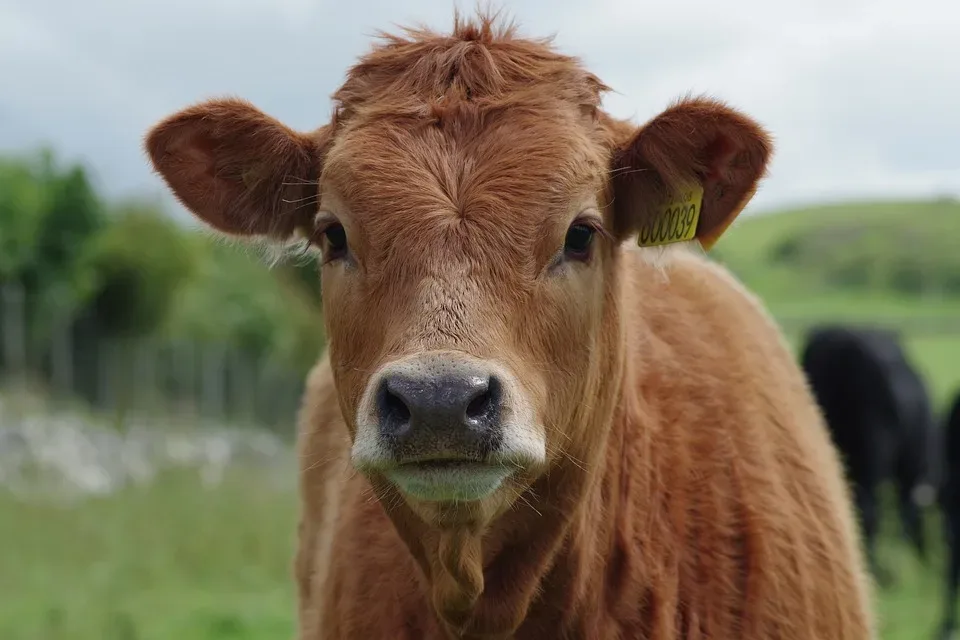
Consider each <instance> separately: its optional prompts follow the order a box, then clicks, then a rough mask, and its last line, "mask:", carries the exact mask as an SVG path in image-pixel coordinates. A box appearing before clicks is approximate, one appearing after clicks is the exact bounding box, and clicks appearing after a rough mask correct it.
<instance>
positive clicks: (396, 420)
mask: <svg viewBox="0 0 960 640" xmlns="http://www.w3.org/2000/svg"><path fill="white" fill-rule="evenodd" d="M378 404H379V405H380V406H379V407H378V409H379V413H380V423H381V429H382V430H383V432H384V434H385V435H400V434H402V433H403V432H405V431H406V430H407V429H409V427H410V408H409V407H408V406H407V403H406V402H404V401H403V398H401V397H400V396H398V395H397V394H395V393H393V392H392V391H391V390H390V386H389V384H383V385H382V386H381V387H380V397H379V398H378Z"/></svg>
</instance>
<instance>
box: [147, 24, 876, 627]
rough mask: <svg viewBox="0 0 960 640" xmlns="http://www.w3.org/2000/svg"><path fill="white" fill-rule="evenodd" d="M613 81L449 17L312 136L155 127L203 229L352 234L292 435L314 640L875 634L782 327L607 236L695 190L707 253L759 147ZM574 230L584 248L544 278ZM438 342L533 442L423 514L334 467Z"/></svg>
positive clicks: (153, 136)
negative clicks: (511, 474) (485, 487)
mask: <svg viewBox="0 0 960 640" xmlns="http://www.w3.org/2000/svg"><path fill="white" fill-rule="evenodd" d="M605 89H606V87H605V86H604V85H603V84H602V83H601V82H600V81H599V80H598V79H597V78H596V77H595V76H593V75H592V74H589V73H587V72H585V71H583V70H582V69H581V68H580V66H579V64H578V63H577V61H576V60H575V59H572V58H569V57H565V56H562V55H560V54H558V53H556V52H555V51H553V50H552V49H551V48H550V47H549V46H548V44H547V43H546V42H541V41H531V40H525V39H521V38H519V37H518V36H517V35H516V33H515V32H514V30H513V29H510V28H507V29H502V28H497V26H496V24H495V23H494V21H493V20H491V19H489V18H484V17H481V18H480V19H479V20H478V21H476V22H468V21H462V20H460V19H459V18H458V19H457V23H456V25H455V28H454V32H453V34H452V35H449V36H442V35H438V34H434V33H431V32H429V31H426V30H417V31H410V32H408V33H407V34H406V37H396V36H386V37H385V42H384V43H382V44H381V45H380V46H379V47H377V48H375V49H374V50H373V51H372V52H371V53H369V54H368V55H367V56H366V57H365V58H364V59H363V60H362V61H361V62H360V63H359V64H358V65H356V66H355V67H354V68H353V69H352V70H351V71H350V73H349V75H348V78H347V80H346V82H345V84H344V85H343V87H341V88H340V90H339V91H338V92H337V93H336V94H335V99H336V101H337V108H336V110H335V115H334V117H333V119H332V121H331V122H330V123H329V124H328V125H326V126H325V127H322V128H320V129H318V130H317V131H316V132H314V133H312V134H309V135H307V134H299V133H296V132H293V131H290V130H288V129H286V128H285V127H283V126H282V125H280V124H279V123H277V122H276V121H274V120H273V119H271V118H269V117H267V116H265V115H263V114H261V113H260V112H259V111H256V110H255V109H254V108H253V107H252V106H250V105H248V104H246V103H243V102H240V101H236V100H218V101H210V102H207V103H204V104H202V105H198V106H194V107H191V108H190V109H187V110H185V111H183V112H181V113H179V114H177V115H175V116H172V117H171V118H170V119H168V120H166V121H164V122H162V123H160V124H158V125H157V127H155V128H154V129H153V130H152V131H151V133H150V135H149V136H148V139H147V148H148V151H149V153H150V155H151V158H152V160H153V162H154V164H155V166H156V167H157V169H158V171H159V172H160V173H161V175H163V177H164V179H165V180H166V181H167V182H168V184H169V185H170V187H171V189H172V190H173V191H174V192H175V193H176V194H177V195H178V197H180V199H181V200H182V201H183V202H184V203H185V204H186V205H187V206H188V207H190V208H191V210H192V211H194V213H195V214H196V215H197V216H199V217H200V218H201V219H203V220H205V221H207V222H208V223H209V224H211V225H212V226H214V227H215V228H218V229H220V230H221V231H223V232H225V233H229V234H235V235H248V234H259V235H272V236H274V237H277V238H280V239H286V238H287V237H288V236H289V235H290V234H291V233H293V231H294V230H296V229H301V230H305V233H306V234H307V236H308V237H310V238H312V239H313V240H314V241H315V242H317V243H318V244H320V245H321V246H325V245H324V240H323V237H322V232H323V230H324V228H325V227H327V226H328V225H329V224H331V222H332V221H333V222H337V223H339V224H342V225H343V227H344V229H345V231H346V235H347V237H348V240H349V251H350V257H349V259H344V260H340V261H338V262H333V263H328V262H326V257H325V258H324V261H325V264H324V267H323V269H322V276H321V277H322V285H323V295H324V312H325V319H326V329H327V335H329V338H330V342H329V348H328V353H327V355H326V356H325V357H324V358H323V359H322V360H321V361H320V363H319V364H318V365H317V366H316V368H315V369H314V371H313V372H312V374H311V375H310V378H309V380H308V385H307V391H306V395H305V400H304V407H303V411H302V415H301V418H300V436H299V451H300V460H301V468H300V481H301V496H302V515H301V521H300V526H299V541H300V542H299V549H298V552H297V557H296V561H295V572H296V578H297V583H298V592H299V616H300V630H299V637H300V638H301V639H302V640H320V639H322V638H358V639H367V638H444V637H463V638H505V637H517V638H550V639H554V638H650V639H674V638H735V637H744V638H783V639H797V640H799V639H801V638H802V639H812V638H824V639H826V638H854V639H866V638H872V637H873V636H874V631H873V623H872V613H871V610H870V607H869V603H868V597H869V591H868V585H867V582H866V578H865V573H864V570H863V560H862V556H861V550H860V548H859V546H858V542H857V530H856V528H855V525H854V521H853V518H852V514H851V505H850V499H849V497H848V495H847V493H846V490H845V488H844V486H843V483H842V475H841V470H840V466H839V463H838V460H837V456H836V453H835V451H834V449H833V448H832V446H831V445H830V442H829V438H828V436H827V433H826V430H825V427H824V425H823V422H822V419H821V416H820V414H819V413H818V411H817V409H816V408H815V404H814V402H813V399H812V397H811V395H810V393H809V391H808V389H807V387H806V385H805V382H804V379H803V376H802V374H801V373H800V371H799V369H798V368H797V366H796V365H795V363H794V361H793V358H792V357H791V355H790V353H789V351H788V349H787V348H786V346H785V344H784V343H783V341H782V339H781V337H780V334H779V332H778V329H777V327H776V326H775V325H774V324H773V323H772V322H771V321H770V319H769V318H768V317H767V316H766V314H765V312H764V311H763V309H762V307H761V306H760V304H759V303H758V302H757V301H756V300H755V299H754V298H753V297H752V296H751V295H749V294H748V293H747V292H745V291H744V290H743V289H742V288H741V287H740V286H739V285H738V283H737V282H736V281H735V280H733V279H732V278H731V277H730V276H729V275H728V274H726V273H725V272H724V271H722V270H721V269H720V268H719V267H717V266H715V265H713V264H711V263H710V262H708V261H707V260H706V259H705V258H702V257H698V256H695V255H693V254H690V253H686V252H684V251H682V250H681V251H670V252H668V256H667V257H668V260H667V261H666V262H665V264H664V266H663V271H661V270H660V269H659V268H658V267H656V266H654V265H652V264H651V263H650V261H647V260H644V259H643V253H644V251H647V250H637V249H631V248H630V247H629V246H627V244H626V243H625V242H624V241H627V240H630V239H631V238H632V237H633V234H634V233H635V231H636V229H637V228H638V225H639V224H640V223H641V222H642V221H643V220H644V218H645V217H647V216H650V215H653V213H655V211H656V210H655V208H654V207H653V205H654V204H655V203H657V202H659V201H660V200H661V199H662V198H663V197H665V196H666V195H667V194H669V193H671V192H673V191H674V190H676V189H677V188H678V187H679V186H680V185H681V184H682V183H687V182H690V181H696V182H698V183H699V184H701V185H702V186H703V188H704V201H703V208H702V214H701V223H700V226H699V228H698V232H697V239H698V240H699V241H700V243H701V244H703V245H707V246H708V245H709V244H711V243H712V242H714V241H715V240H716V238H718V237H719V236H720V234H722V233H723V231H724V230H725V229H726V228H727V226H728V225H729V224H730V223H731V222H732V221H733V219H734V218H735V217H736V216H737V214H738V213H739V211H740V210H741V209H742V207H743V206H744V205H745V204H746V203H747V201H748V200H749V199H750V197H751V195H752V194H753V192H754V190H755V189H756V186H757V183H758V181H759V179H760V178H761V176H762V174H763V171H764V169H765V167H766V164H767V162H768V158H769V154H770V148H771V143H770V141H769V138H768V137H767V135H766V134H765V133H764V132H763V130H762V129H761V128H760V127H759V126H758V125H757V124H756V123H754V122H753V121H752V120H750V119H749V118H747V117H746V116H744V115H743V114H740V113H739V112H737V111H734V110H732V109H730V108H728V107H726V106H725V105H723V104H721V103H719V102H717V101H713V100H709V99H686V100H682V101H680V102H678V103H676V104H674V105H673V106H671V107H670V108H669V109H667V110H666V111H665V112H664V113H662V114H660V115H659V116H658V117H657V118H655V119H654V120H653V121H651V122H650V123H648V124H646V125H645V126H643V127H640V128H637V127H635V126H633V125H630V124H629V123H626V122H622V121H617V120H615V119H613V118H611V117H610V116H609V115H607V114H605V113H604V112H603V111H602V110H601V109H600V106H599V103H600V95H601V93H602V92H603V91H604V90H605ZM284 185H286V186H284ZM317 187H319V188H317ZM315 196H316V197H315ZM317 208H319V211H320V215H319V216H318V218H317V219H316V224H317V225H319V226H318V228H316V229H312V230H311V226H312V225H314V219H313V217H312V216H313V214H314V213H315V212H316V210H317ZM591 211H594V212H595V214H590V212H591ZM584 212H587V213H586V214H584ZM582 215H588V217H589V215H595V216H596V221H595V223H596V224H597V225H599V226H601V227H602V228H601V233H600V234H599V235H598V237H597V240H596V243H595V247H594V253H593V255H592V256H591V258H590V260H589V261H586V262H584V263H567V262H563V261H561V262H559V263H558V262H557V260H556V258H555V256H556V254H557V251H558V248H560V247H562V246H563V242H564V236H565V234H566V231H567V228H568V227H569V225H570V224H571V222H572V221H574V219H575V218H577V217H578V216H582ZM664 276H666V277H664ZM436 350H443V351H444V352H465V353H468V354H471V355H472V356H474V357H476V358H487V359H495V360H497V361H499V362H502V363H504V364H505V365H506V366H508V367H509V368H510V370H511V371H512V372H513V373H514V375H515V377H516V378H517V379H518V380H519V382H520V385H521V387H522V391H523V394H524V397H525V398H526V399H527V400H528V401H529V403H530V406H531V407H533V408H534V409H535V414H536V419H537V421H538V422H539V423H540V424H542V425H543V428H544V431H545V433H546V444H547V457H546V460H545V462H544V464H543V465H542V467H537V468H533V467H531V468H528V469H525V470H524V471H523V473H521V474H518V475H517V476H516V477H515V478H513V479H512V480H511V482H510V484H509V485H505V486H504V487H503V488H502V490H500V491H498V492H497V493H496V494H495V495H494V496H492V497H490V498H489V499H484V500H481V501H476V502H473V503H462V504H436V503H420V502H416V501H412V500H409V499H407V498H405V497H404V496H403V495H401V494H400V493H399V492H398V490H397V489H396V488H395V487H393V486H392V485H391V484H390V483H389V482H387V481H386V480H385V479H384V478H383V477H381V476H379V475H378V474H377V473H373V472H370V473H357V472H356V471H355V470H354V469H353V468H352V466H351V460H350V455H351V453H350V452H351V443H352V442H353V440H354V438H355V437H356V432H357V431H356V430H357V424H356V414H357V407H358V404H359V403H360V399H361V395H362V394H363V393H364V389H366V387H367V384H368V381H369V380H370V378H371V375H372V374H373V372H375V371H377V370H378V369H379V368H380V367H381V366H382V365H384V364H386V363H389V362H393V361H396V360H397V359H398V358H402V357H405V356H410V355H412V354H418V353H423V352H426V351H436Z"/></svg>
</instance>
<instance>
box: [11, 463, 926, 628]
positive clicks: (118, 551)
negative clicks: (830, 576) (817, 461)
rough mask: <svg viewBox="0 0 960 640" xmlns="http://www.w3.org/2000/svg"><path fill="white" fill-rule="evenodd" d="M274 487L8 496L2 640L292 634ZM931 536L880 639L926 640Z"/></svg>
mask: <svg viewBox="0 0 960 640" xmlns="http://www.w3.org/2000/svg"><path fill="white" fill-rule="evenodd" d="M266 484H267V483H264V482H263V481H262V480H261V479H260V478H258V477H257V475H256V474H254V473H252V472H249V471H247V472H243V471H234V472H233V473H232V474H231V475H229V476H228V477H227V479H226V482H225V483H224V484H223V485H222V486H220V487H219V488H216V489H205V488H203V486H202V485H201V483H200V481H199V478H198V477H197V476H196V475H193V474H190V473H186V472H177V473H172V474H168V475H166V476H164V477H163V478H162V479H161V480H160V481H159V482H157V483H155V484H153V485H151V486H149V487H144V488H131V489H128V490H125V491H122V492H121V493H118V494H115V495H113V496H110V497H106V498H97V499H92V500H90V501H89V502H85V503H82V504H80V505H76V506H66V505H60V506H57V505H50V504H46V505H39V506H38V505H36V504H33V505H28V504H24V503H21V502H18V501H16V500H14V499H12V498H11V497H9V496H7V495H3V494H0V522H3V525H2V527H3V534H2V543H3V546H4V550H5V551H4V553H2V554H0V578H2V579H0V638H3V639H4V640H172V639H174V638H176V639H177V640H278V639H283V638H292V637H293V636H292V633H293V628H294V627H293V624H294V591H293V583H292V579H291V575H290V566H291V564H290V563H291V557H292V553H293V544H294V538H293V535H294V531H295V515H296V514H295V499H294V496H293V494H292V492H284V491H279V490H277V489H276V488H274V489H265V488H264V487H265V485H266ZM889 524H890V525H892V526H891V527H888V529H894V527H895V526H896V523H889ZM937 526H938V522H937V521H936V518H932V521H931V528H935V527H937ZM931 537H932V538H936V544H935V554H934V562H933V563H931V567H927V568H923V567H921V566H920V565H919V563H918V561H917V560H916V559H915V557H914V556H912V555H911V554H910V552H909V550H908V549H906V548H905V547H904V546H903V545H902V544H901V543H900V542H899V540H896V539H893V536H888V537H887V539H886V540H885V542H884V546H883V548H882V553H883V557H884V559H885V560H886V561H887V562H888V563H889V564H890V565H891V566H892V567H893V568H894V569H895V570H896V571H897V573H898V575H899V580H900V582H899V583H898V584H897V586H896V587H895V588H893V589H891V590H890V591H887V592H883V593H881V594H880V598H879V602H878V606H877V610H878V613H879V615H880V617H881V620H882V625H883V635H882V638H883V639H884V640H919V639H921V638H929V637H931V635H930V633H931V631H932V630H933V627H934V625H935V623H936V621H937V620H938V619H939V616H940V611H941V596H940V591H941V589H940V576H939V572H938V571H936V570H935V569H934V568H933V566H934V565H935V563H936V562H939V557H940V549H939V536H938V535H936V531H934V535H932V536H931Z"/></svg>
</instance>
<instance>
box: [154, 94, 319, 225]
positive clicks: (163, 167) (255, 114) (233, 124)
mask: <svg viewBox="0 0 960 640" xmlns="http://www.w3.org/2000/svg"><path fill="white" fill-rule="evenodd" d="M325 134H326V130H325V129H320V130H318V131H317V132H315V133H314V134H311V135H307V134H303V133H299V132H296V131H293V130H291V129H289V128H288V127H286V126H284V125H283V124H281V123H280V122H278V121H277V120H275V119H273V118H271V117H270V116H268V115H266V114H264V113H263V112H262V111H260V110H258V109H257V108H256V107H254V106H252V105H251V104H250V103H248V102H245V101H243V100H237V99H221V100H210V101H207V102H203V103H200V104H197V105H194V106H192V107H189V108H186V109H184V110H182V111H179V112H177V113H175V114H173V115H172V116H170V117H168V118H166V119H164V120H163V121H161V122H160V123H158V124H157V125H155V126H154V127H153V128H152V129H151V130H150V131H149V133H148V134H147V136H146V140H145V143H144V146H145V147H146V150H147V153H148V154H149V156H150V160H151V162H152V163H153V167H154V169H155V170H156V171H157V172H158V173H159V174H160V175H161V176H162V177H163V179H164V181H165V182H166V184H167V185H168V186H169V188H170V190H171V191H173V193H174V194H175V195H176V196H177V198H178V199H179V200H180V202H182V203H183V204H184V206H186V207H187V208H188V209H189V210H190V211H191V212H192V213H193V214H194V215H196V216H197V217H198V218H199V219H201V220H202V221H204V222H205V223H207V224H208V225H210V226H211V227H213V228H214V229H217V230H218V231H221V232H223V233H226V234H230V235H240V236H249V235H262V236H271V237H273V238H276V239H281V240H283V239H286V238H288V237H289V236H290V235H291V234H292V233H293V232H294V230H295V229H297V228H301V227H309V226H310V225H311V224H312V221H313V216H314V214H315V209H316V198H317V195H318V194H317V190H318V180H319V177H320V170H321V164H322V151H323V146H324V140H325V137H326V135H325Z"/></svg>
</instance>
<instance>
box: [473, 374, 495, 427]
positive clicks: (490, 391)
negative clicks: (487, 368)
mask: <svg viewBox="0 0 960 640" xmlns="http://www.w3.org/2000/svg"><path fill="white" fill-rule="evenodd" d="M499 404H500V383H499V381H498V380H497V379H496V378H493V377H491V378H490V379H489V381H488V382H487V388H486V389H485V390H483V391H481V392H480V393H478V394H477V396H476V397H475V398H474V399H473V400H471V401H470V404H468V405H467V411H466V415H467V419H468V420H482V419H484V418H490V417H492V414H494V413H495V412H496V410H497V407H498V406H499Z"/></svg>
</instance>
